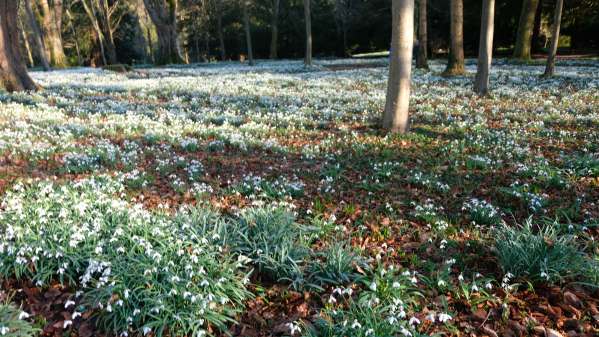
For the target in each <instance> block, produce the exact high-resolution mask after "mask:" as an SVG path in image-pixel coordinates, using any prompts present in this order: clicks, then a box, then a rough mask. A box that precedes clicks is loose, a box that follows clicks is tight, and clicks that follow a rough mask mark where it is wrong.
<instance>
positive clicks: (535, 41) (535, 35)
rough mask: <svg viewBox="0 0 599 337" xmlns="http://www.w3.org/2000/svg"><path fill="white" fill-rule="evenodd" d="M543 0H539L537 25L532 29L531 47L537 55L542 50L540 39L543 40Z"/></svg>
mask: <svg viewBox="0 0 599 337" xmlns="http://www.w3.org/2000/svg"><path fill="white" fill-rule="evenodd" d="M542 16H543V0H539V5H538V6H537V11H536V12H535V23H534V26H533V29H532V42H531V45H530V49H531V53H537V52H538V51H539V49H540V48H541V43H540V41H539V39H540V38H541V24H542V21H543V20H542V19H543V17H542Z"/></svg>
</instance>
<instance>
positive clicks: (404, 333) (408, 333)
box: [400, 327, 412, 337]
mask: <svg viewBox="0 0 599 337" xmlns="http://www.w3.org/2000/svg"><path fill="white" fill-rule="evenodd" d="M400 332H401V334H402V335H404V336H406V337H412V333H411V332H410V330H408V329H406V328H404V327H401V331H400Z"/></svg>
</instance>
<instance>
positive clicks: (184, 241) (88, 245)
mask: <svg viewBox="0 0 599 337" xmlns="http://www.w3.org/2000/svg"><path fill="white" fill-rule="evenodd" d="M122 190H123V186H122V185H121V184H120V183H118V182H117V181H115V180H113V179H112V178H110V177H101V178H90V179H86V180H82V181H79V182H76V183H72V184H68V185H64V186H58V185H55V184H52V183H50V182H41V183H37V184H34V185H31V186H24V185H20V184H19V185H16V187H15V188H14V189H13V190H12V191H9V192H8V193H7V194H6V197H5V199H4V203H3V205H4V209H3V211H2V212H1V213H0V275H2V276H3V277H5V278H13V277H14V278H17V279H27V280H32V281H33V282H35V283H36V284H38V285H39V286H43V285H47V284H50V283H51V282H53V281H60V282H62V283H66V284H68V285H69V286H72V287H75V288H76V289H79V290H80V291H81V297H80V298H78V299H77V302H78V303H77V310H78V311H80V312H83V311H89V310H93V311H94V313H95V315H96V316H97V317H96V322H97V325H98V327H99V328H100V329H101V330H103V331H106V332H108V333H112V334H123V333H127V332H130V331H144V332H146V333H149V332H153V333H154V334H155V335H156V336H162V335H165V334H167V333H168V335H170V336H183V335H202V334H206V333H208V331H209V329H208V327H209V326H210V327H211V328H218V329H220V330H224V329H226V328H227V326H228V325H229V323H231V322H233V320H234V319H235V317H236V315H237V314H238V313H239V311H240V309H241V308H242V302H243V301H244V300H245V299H247V298H249V297H250V296H251V294H250V293H249V292H248V291H247V290H246V288H245V283H246V282H247V281H248V280H247V274H246V271H245V266H244V265H243V263H242V262H240V261H239V260H238V258H237V257H236V256H235V255H233V254H229V253H227V251H226V250H225V249H224V246H223V245H222V239H221V237H220V235H219V233H221V228H222V220H221V219H220V218H219V217H218V216H217V215H214V214H213V213H211V212H210V211H207V210H201V209H198V210H195V211H191V210H185V209H182V210H180V211H179V212H178V213H177V214H176V215H174V216H173V215H163V214H156V213H151V212H149V211H147V210H144V209H143V208H142V207H139V206H135V205H131V204H129V203H128V202H126V201H124V200H122V199H118V198H116V197H114V195H117V194H118V193H119V192H120V191H122Z"/></svg>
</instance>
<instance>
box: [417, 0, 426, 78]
mask: <svg viewBox="0 0 599 337" xmlns="http://www.w3.org/2000/svg"><path fill="white" fill-rule="evenodd" d="M426 6H427V3H426V0H419V2H418V54H417V55H416V68H421V69H428V31H427V21H428V19H427V8H426Z"/></svg>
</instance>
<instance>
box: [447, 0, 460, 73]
mask: <svg viewBox="0 0 599 337" xmlns="http://www.w3.org/2000/svg"><path fill="white" fill-rule="evenodd" d="M450 13H451V14H450V15H451V27H450V34H451V47H450V50H449V60H448V62H447V68H446V69H445V73H444V74H445V75H447V76H453V75H462V74H464V72H465V70H464V2H463V0H451V8H450Z"/></svg>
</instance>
